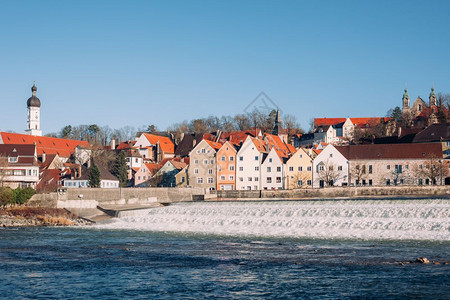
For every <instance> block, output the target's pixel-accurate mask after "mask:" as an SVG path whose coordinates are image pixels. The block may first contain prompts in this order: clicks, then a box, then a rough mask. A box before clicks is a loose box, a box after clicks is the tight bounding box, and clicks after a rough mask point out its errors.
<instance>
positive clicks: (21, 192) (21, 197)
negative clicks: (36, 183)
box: [11, 187, 36, 204]
mask: <svg viewBox="0 0 450 300" xmlns="http://www.w3.org/2000/svg"><path fill="white" fill-rule="evenodd" d="M35 193H36V191H35V190H34V189H32V188H30V187H27V188H24V189H22V188H16V189H15V190H14V197H13V200H12V202H11V203H12V204H24V203H26V202H27V201H28V200H29V199H30V198H31V197H32V196H33V195H34V194H35Z"/></svg>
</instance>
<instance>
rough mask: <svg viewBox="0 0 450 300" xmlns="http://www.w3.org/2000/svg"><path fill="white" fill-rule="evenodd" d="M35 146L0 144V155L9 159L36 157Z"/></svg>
mask: <svg viewBox="0 0 450 300" xmlns="http://www.w3.org/2000/svg"><path fill="white" fill-rule="evenodd" d="M35 150H36V146H35V145H32V144H31V145H21V144H9V145H8V144H0V155H3V156H9V157H18V156H31V157H34V155H35Z"/></svg>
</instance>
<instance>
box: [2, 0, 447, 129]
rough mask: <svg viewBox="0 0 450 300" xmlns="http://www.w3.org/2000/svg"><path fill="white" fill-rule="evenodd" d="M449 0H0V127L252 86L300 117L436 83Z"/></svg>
mask: <svg viewBox="0 0 450 300" xmlns="http://www.w3.org/2000/svg"><path fill="white" fill-rule="evenodd" d="M449 16H450V1H446V0H444V1H409V0H408V1H397V0H396V1H391V0H389V1H380V0H376V1H375V0H374V1H359V0H358V1H335V0H333V1H300V0H297V1H262V0H257V1H219V0H213V1H206V0H205V1H185V0H183V1H181V0H180V1H110V0H108V1H92V0H90V1H14V0H11V1H2V4H1V8H0V37H1V40H0V112H1V114H0V130H1V131H6V130H13V131H16V132H23V131H24V130H25V128H26V100H27V99H28V97H30V96H31V91H30V88H31V86H32V83H33V81H36V85H37V87H38V97H39V98H40V99H41V102H42V107H41V118H42V121H41V126H42V130H43V131H44V134H45V133H49V132H55V131H59V130H60V129H61V128H62V127H63V126H65V125H68V124H71V125H79V124H94V123H95V124H98V125H100V126H103V125H109V126H110V127H112V128H119V127H122V126H125V125H130V126H135V127H140V126H142V125H148V124H155V125H157V126H158V128H159V129H165V128H166V127H167V126H169V125H171V124H173V123H176V122H180V121H183V120H190V119H194V118H200V117H207V116H209V115H217V116H222V115H235V114H237V113H241V112H242V111H243V110H244V108H245V107H246V106H247V105H248V104H249V103H250V102H251V101H252V100H253V99H254V98H255V97H256V96H257V95H258V94H259V93H260V92H261V91H264V92H265V93H266V94H267V95H269V97H270V98H271V99H272V100H273V101H274V102H275V103H276V104H277V105H279V107H280V108H281V109H282V111H283V112H284V113H286V112H287V113H290V114H293V115H295V116H296V118H297V120H298V121H299V122H300V124H301V125H302V127H303V128H304V129H308V123H309V121H310V120H311V118H313V117H347V116H352V117H371V116H384V115H385V114H386V111H387V110H388V109H389V108H393V107H395V106H400V105H401V98H402V94H403V89H404V88H405V85H407V86H408V90H409V95H410V97H411V98H412V99H413V100H414V99H415V98H416V97H417V96H421V97H422V98H423V99H428V94H429V92H430V88H431V86H432V85H433V84H434V86H435V89H436V92H444V93H450V17H449Z"/></svg>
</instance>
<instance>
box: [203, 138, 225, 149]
mask: <svg viewBox="0 0 450 300" xmlns="http://www.w3.org/2000/svg"><path fill="white" fill-rule="evenodd" d="M204 141H205V142H207V143H208V145H210V146H211V147H212V148H213V149H214V150H219V149H220V147H222V144H221V143H216V142H212V141H208V140H205V139H204Z"/></svg>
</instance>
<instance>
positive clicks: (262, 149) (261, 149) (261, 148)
mask: <svg viewBox="0 0 450 300" xmlns="http://www.w3.org/2000/svg"><path fill="white" fill-rule="evenodd" d="M250 139H251V140H252V141H253V144H254V145H255V147H256V149H257V150H258V151H259V152H266V143H264V141H262V140H260V139H257V138H254V137H252V136H250Z"/></svg>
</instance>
